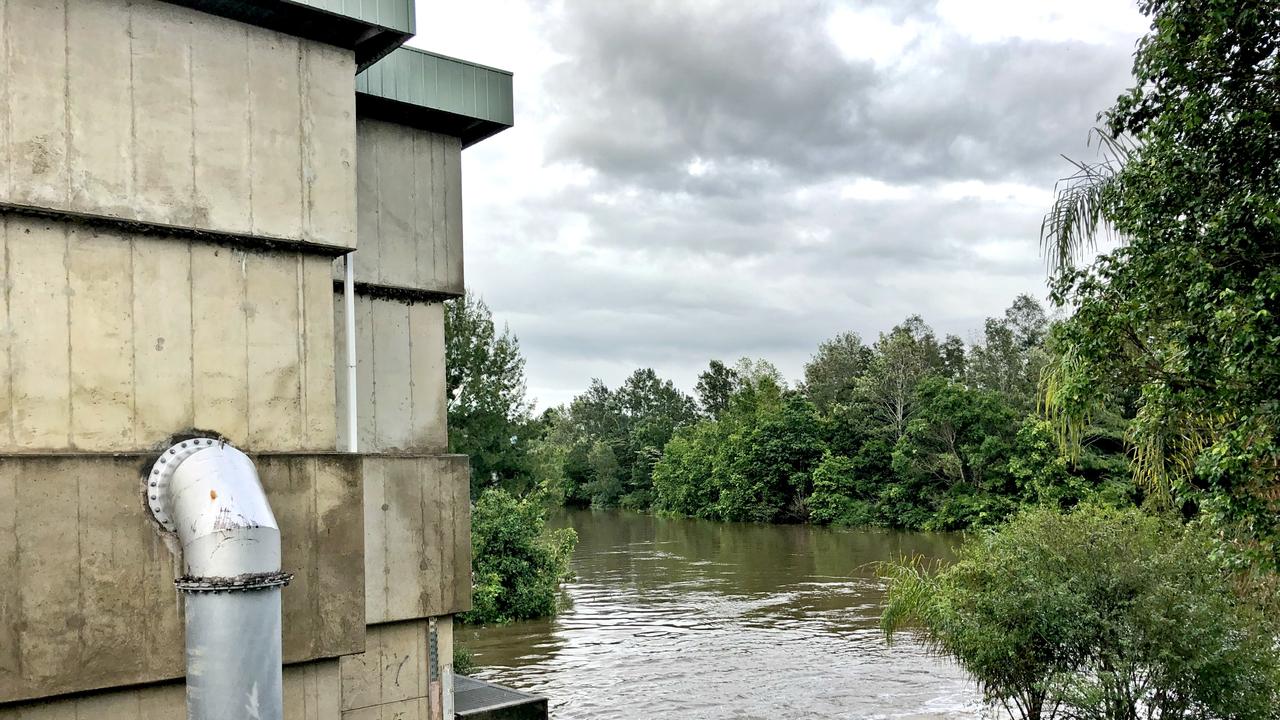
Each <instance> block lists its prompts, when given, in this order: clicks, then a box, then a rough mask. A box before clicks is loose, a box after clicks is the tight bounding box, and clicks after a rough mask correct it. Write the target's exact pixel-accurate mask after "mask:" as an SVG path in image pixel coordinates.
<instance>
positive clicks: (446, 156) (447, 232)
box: [440, 140, 461, 287]
mask: <svg viewBox="0 0 1280 720" xmlns="http://www.w3.org/2000/svg"><path fill="white" fill-rule="evenodd" d="M441 146H442V147H441V151H442V152H441V153H440V159H441V162H442V163H443V164H444V173H443V175H442V177H443V179H444V238H443V240H444V242H442V243H441V245H440V247H441V248H443V249H444V252H443V253H441V255H442V256H443V257H444V268H442V269H443V270H444V275H443V276H442V277H443V278H444V286H445V287H448V286H449V269H450V268H452V267H453V258H451V257H449V243H450V241H451V240H452V239H453V228H452V227H451V226H450V224H449V208H450V207H452V205H451V204H450V203H451V201H450V199H449V190H450V188H451V187H452V185H453V182H452V177H453V176H452V175H450V174H449V160H450V159H452V155H453V148H452V147H450V146H449V144H448V143H447V142H446V141H444V140H441ZM459 157H461V153H459Z"/></svg>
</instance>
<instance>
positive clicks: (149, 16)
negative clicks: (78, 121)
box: [68, 0, 197, 225]
mask: <svg viewBox="0 0 1280 720" xmlns="http://www.w3.org/2000/svg"><path fill="white" fill-rule="evenodd" d="M68 2H71V3H86V4H88V3H97V2H102V0H68ZM127 21H128V22H129V23H130V24H129V26H128V27H129V35H130V37H132V39H133V42H132V47H131V65H132V68H133V122H134V124H135V128H134V134H135V138H136V139H137V141H136V142H134V143H133V147H132V152H131V155H132V157H133V163H134V165H133V171H134V180H135V183H136V185H135V194H134V198H133V201H134V203H135V204H136V205H137V210H136V213H135V217H137V218H139V219H147V220H150V221H153V222H159V223H163V224H167V225H194V224H196V222H197V218H196V214H197V213H196V211H195V202H194V200H195V176H194V173H193V168H194V154H195V137H194V135H193V133H192V127H193V125H192V115H193V110H192V102H191V52H190V38H189V27H190V24H191V13H190V11H189V10H186V9H185V8H179V7H177V6H173V5H166V4H157V5H152V4H150V3H148V4H144V5H142V6H140V7H136V8H135V11H134V12H133V13H131V16H130V17H129V18H127ZM96 122H102V120H101V119H98V120H97V121H96ZM72 207H73V208H74V209H81V208H78V207H76V206H72ZM83 207H84V209H88V210H89V211H90V212H94V213H95V214H96V213H98V212H102V213H104V214H105V213H108V211H109V208H106V207H103V206H101V205H100V204H99V203H98V202H96V198H95V199H93V200H91V202H90V203H89V204H88V205H86V206H83Z"/></svg>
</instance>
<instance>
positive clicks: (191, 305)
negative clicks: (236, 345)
mask: <svg viewBox="0 0 1280 720" xmlns="http://www.w3.org/2000/svg"><path fill="white" fill-rule="evenodd" d="M191 142H192V147H194V145H195V136H194V135H193V136H192V138H191ZM192 152H195V151H194V150H193V151H192ZM192 177H193V178H194V172H193V174H192ZM187 297H188V299H189V300H190V302H188V303H187V332H189V333H190V334H191V335H190V337H189V338H188V339H187V341H188V342H189V343H190V345H189V347H190V348H191V352H190V353H188V354H187V360H188V362H189V363H190V366H191V382H189V383H187V393H188V395H189V396H190V397H191V424H192V425H193V426H194V425H195V422H196V256H195V243H194V242H189V243H187ZM215 429H216V428H215Z"/></svg>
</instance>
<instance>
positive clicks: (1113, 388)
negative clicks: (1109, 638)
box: [1043, 0, 1280, 567]
mask: <svg viewBox="0 0 1280 720" xmlns="http://www.w3.org/2000/svg"><path fill="white" fill-rule="evenodd" d="M1140 8H1141V9H1142V10H1143V11H1144V12H1145V13H1147V14H1148V15H1149V16H1150V17H1151V19H1152V32H1151V33H1150V34H1149V35H1147V36H1146V37H1145V38H1143V39H1142V41H1141V42H1140V43H1139V44H1138V49H1137V52H1136V54H1135V56H1134V65H1133V74H1134V86H1133V88H1132V89H1130V90H1129V91H1127V92H1126V93H1124V94H1123V95H1121V96H1120V97H1119V98H1118V99H1117V101H1116V103H1115V105H1114V106H1112V107H1111V108H1110V109H1109V110H1108V111H1106V112H1105V113H1104V115H1103V116H1102V119H1103V121H1104V126H1105V127H1104V128H1103V130H1101V131H1100V133H1099V137H1100V138H1101V139H1102V141H1103V148H1104V150H1105V155H1104V157H1103V159H1102V160H1101V161H1099V162H1095V163H1078V164H1077V173H1076V174H1075V175H1074V176H1072V177H1071V178H1068V179H1066V180H1065V181H1064V182H1063V183H1062V184H1061V185H1060V188H1059V190H1060V192H1059V196H1058V200H1057V202H1056V203H1055V205H1054V207H1053V208H1052V210H1051V211H1050V212H1049V214H1048V215H1047V216H1046V219H1045V224H1044V231H1043V236H1044V237H1043V242H1044V245H1045V248H1046V251H1047V253H1048V255H1049V259H1050V262H1051V265H1052V271H1053V272H1052V277H1051V282H1052V289H1053V298H1054V300H1055V302H1057V303H1058V304H1059V305H1061V306H1064V307H1073V308H1074V313H1073V314H1072V315H1071V317H1070V318H1069V319H1068V320H1067V321H1066V322H1065V323H1064V324H1063V328H1062V330H1061V331H1060V332H1059V333H1058V338H1057V341H1058V346H1059V347H1058V351H1057V352H1056V353H1055V356H1054V358H1053V362H1052V364H1051V365H1050V367H1049V369H1048V371H1047V375H1046V384H1045V403H1046V406H1047V407H1048V409H1049V412H1050V417H1051V418H1052V419H1053V421H1054V423H1055V426H1056V428H1057V432H1058V434H1059V435H1060V437H1061V438H1062V439H1063V440H1064V442H1066V443H1068V444H1072V443H1073V441H1075V440H1077V439H1078V437H1079V434H1080V427H1081V426H1082V425H1084V424H1086V423H1088V422H1089V419H1090V417H1091V416H1092V415H1093V414H1094V413H1095V412H1096V411H1097V409H1098V407H1099V405H1100V404H1101V403H1103V402H1105V401H1106V400H1107V399H1108V398H1109V397H1114V396H1116V395H1120V394H1123V393H1125V392H1131V393H1133V394H1134V395H1135V396H1136V402H1135V410H1136V412H1135V418H1134V422H1133V423H1132V425H1131V426H1130V429H1129V433H1128V442H1129V445H1130V447H1131V452H1132V454H1133V457H1134V469H1135V473H1136V475H1137V477H1138V478H1139V479H1140V481H1141V482H1142V484H1143V486H1144V487H1145V488H1147V489H1148V490H1149V491H1151V492H1152V493H1154V494H1155V495H1156V496H1157V497H1164V498H1166V499H1167V500H1168V501H1172V504H1176V505H1177V506H1179V507H1190V508H1198V509H1199V510H1200V511H1201V512H1205V513H1207V514H1209V515H1211V516H1212V517H1214V518H1215V519H1216V520H1217V521H1218V522H1219V523H1220V524H1221V525H1223V526H1224V527H1226V528H1229V529H1230V530H1231V531H1232V532H1234V533H1235V535H1236V536H1237V537H1238V538H1240V539H1241V541H1242V543H1243V546H1244V547H1245V548H1246V549H1250V550H1251V551H1252V552H1254V554H1255V557H1256V559H1258V560H1260V561H1262V562H1263V563H1264V564H1265V565H1269V566H1272V567H1274V566H1276V565H1277V564H1280V403H1277V401H1276V398H1277V388H1280V83H1277V82H1276V77H1277V76H1278V75H1280V31H1278V30H1277V28H1278V27H1280V5H1278V4H1276V3H1274V2H1257V1H1248V2H1241V3H1222V2H1216V1H1214V0H1144V1H1143V2H1141V3H1140ZM1112 231H1113V232H1114V235H1115V237H1116V238H1118V240H1119V241H1120V247H1119V248H1118V249H1116V250H1114V251H1113V252H1109V253H1105V254H1103V255H1101V256H1098V257H1097V258H1096V259H1092V260H1090V256H1091V254H1092V251H1093V249H1094V245H1093V243H1094V239H1095V238H1096V237H1097V236H1098V235H1099V234H1101V233H1107V232H1112Z"/></svg>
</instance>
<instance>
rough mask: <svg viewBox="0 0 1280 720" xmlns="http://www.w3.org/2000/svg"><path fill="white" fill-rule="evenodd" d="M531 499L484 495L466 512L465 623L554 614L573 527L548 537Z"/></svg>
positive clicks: (537, 505)
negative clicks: (468, 584) (469, 570)
mask: <svg viewBox="0 0 1280 720" xmlns="http://www.w3.org/2000/svg"><path fill="white" fill-rule="evenodd" d="M545 513H546V511H545V510H544V508H543V506H542V505H541V504H540V503H539V502H537V500H536V499H534V498H523V499H517V498H515V497H514V496H512V495H511V494H509V493H507V492H506V491H504V490H500V489H489V490H486V491H484V493H483V494H482V495H481V496H480V498H479V499H478V500H476V503H475V505H474V507H473V508H472V511H471V562H472V566H473V573H474V577H475V580H474V585H473V588H472V609H471V610H470V611H469V612H466V613H463V614H462V615H461V619H462V621H463V622H467V623H505V622H510V621H512V620H527V619H531V618H538V617H548V616H550V615H554V614H555V612H556V597H557V590H558V588H559V585H560V582H561V581H562V580H564V579H566V578H567V577H568V576H569V557H570V556H571V555H572V554H573V548H574V546H575V545H576V544H577V542H578V536H577V534H576V533H575V532H574V531H573V529H572V528H565V529H563V530H556V531H554V532H549V531H547V529H546V514H545Z"/></svg>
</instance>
